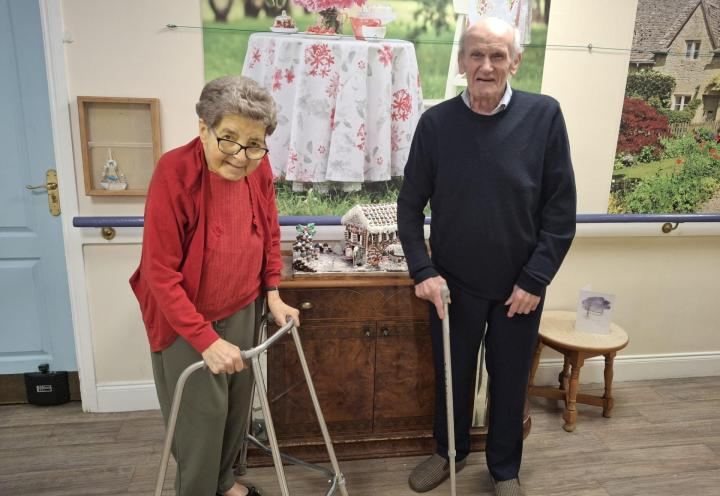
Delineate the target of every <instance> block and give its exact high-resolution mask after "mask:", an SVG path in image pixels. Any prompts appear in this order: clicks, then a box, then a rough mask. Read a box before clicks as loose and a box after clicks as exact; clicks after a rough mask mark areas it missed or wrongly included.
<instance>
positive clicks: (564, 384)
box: [528, 311, 628, 432]
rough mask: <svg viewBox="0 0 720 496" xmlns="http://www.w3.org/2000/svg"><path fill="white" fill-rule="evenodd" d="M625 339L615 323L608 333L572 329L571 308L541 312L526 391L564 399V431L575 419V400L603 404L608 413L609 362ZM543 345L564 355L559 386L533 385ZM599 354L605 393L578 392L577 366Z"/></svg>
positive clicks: (569, 429) (572, 314)
mask: <svg viewBox="0 0 720 496" xmlns="http://www.w3.org/2000/svg"><path fill="white" fill-rule="evenodd" d="M627 343H628V335H627V333H626V332H625V331H624V330H623V329H622V328H621V327H620V326H618V325H616V324H611V326H610V334H594V333H590V332H582V331H575V313H574V312H562V311H548V312H543V315H542V319H541V320H540V337H539V339H538V344H537V349H536V350H535V357H534V358H533V364H532V370H531V372H530V381H529V386H528V394H529V395H534V396H542V397H544V398H554V399H561V400H563V401H565V412H564V413H563V419H564V420H565V425H564V426H563V429H565V430H566V431H567V432H572V431H574V430H575V421H576V420H577V409H576V405H575V404H576V403H577V402H580V403H584V404H586V405H595V406H601V407H603V417H610V415H611V413H612V408H613V398H612V380H613V362H614V361H615V354H616V353H617V351H618V350H621V349H623V348H624V347H625V346H626V345H627ZM543 346H548V347H550V348H552V349H553V350H555V351H559V352H560V353H562V354H563V356H564V357H565V363H564V365H563V370H562V372H561V373H560V376H559V377H558V380H559V381H560V388H559V389H555V388H554V387H550V386H535V385H534V380H535V372H537V368H538V364H539V363H540V353H541V352H542V349H543ZM599 355H603V356H604V357H605V394H603V395H602V396H592V395H589V394H578V380H579V378H580V368H581V367H582V366H583V364H584V363H585V359H587V358H592V357H594V356H599ZM571 367H572V371H571Z"/></svg>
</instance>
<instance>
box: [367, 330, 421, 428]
mask: <svg viewBox="0 0 720 496" xmlns="http://www.w3.org/2000/svg"><path fill="white" fill-rule="evenodd" d="M375 367H376V370H375V412H374V430H375V432H382V431H398V430H427V429H432V424H433V412H434V410H435V408H434V398H435V378H434V371H433V360H432V345H431V341H430V329H429V324H428V323H427V322H426V321H381V322H379V323H378V338H377V351H376V359H375Z"/></svg>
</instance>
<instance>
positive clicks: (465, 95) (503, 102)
mask: <svg viewBox="0 0 720 496" xmlns="http://www.w3.org/2000/svg"><path fill="white" fill-rule="evenodd" d="M512 93H513V92H512V88H510V81H508V82H507V84H506V85H505V93H504V94H503V96H502V98H501V99H500V103H498V105H497V107H495V108H494V109H493V111H492V112H490V115H495V114H499V113H500V112H502V111H503V110H505V107H507V106H508V104H509V103H510V98H511V97H512ZM461 97H462V99H463V102H465V105H467V106H468V108H469V109H472V107H471V106H470V93H469V91H468V89H467V88H465V91H463V92H462V93H461Z"/></svg>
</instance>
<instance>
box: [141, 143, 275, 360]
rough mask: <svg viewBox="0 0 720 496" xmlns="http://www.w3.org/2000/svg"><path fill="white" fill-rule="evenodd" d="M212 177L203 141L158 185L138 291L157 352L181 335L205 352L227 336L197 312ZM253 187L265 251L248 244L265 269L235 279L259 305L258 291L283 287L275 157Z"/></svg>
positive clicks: (148, 213)
mask: <svg viewBox="0 0 720 496" xmlns="http://www.w3.org/2000/svg"><path fill="white" fill-rule="evenodd" d="M211 175H212V173H211V172H210V171H209V170H208V168H207V163H206V162H205V154H204V152H203V148H202V143H201V142H200V139H199V138H195V139H194V140H193V141H191V142H190V143H188V144H187V145H185V146H181V147H180V148H176V149H174V150H170V151H169V152H167V153H165V154H164V155H163V156H162V157H161V158H160V161H159V162H158V165H157V167H156V168H155V172H154V173H153V177H152V180H151V181H150V186H149V188H148V196H147V200H146V201H145V218H144V222H145V224H144V228H143V246H142V258H141V260H140V266H139V267H138V269H137V270H136V271H135V273H134V274H133V275H132V277H131V278H130V286H131V287H132V290H133V292H134V293H135V296H136V297H137V299H138V302H139V303H140V311H141V312H142V318H143V321H144V322H145V328H146V329H147V334H148V341H149V342H150V349H151V350H152V351H161V350H163V349H165V348H167V347H168V346H170V345H171V344H172V343H173V342H174V341H175V339H177V337H178V336H180V337H182V338H183V339H185V340H186V341H187V342H188V343H190V345H191V346H192V347H193V348H195V350H197V351H198V352H200V353H202V352H203V351H205V350H206V349H207V347H208V346H210V345H211V344H212V343H214V342H215V341H216V340H217V339H218V338H219V336H218V335H217V333H216V332H215V330H214V329H213V327H212V324H211V321H210V320H209V319H207V318H206V317H205V316H204V315H203V314H202V313H201V312H199V311H198V309H197V306H196V304H197V302H198V295H199V292H200V285H201V280H202V277H203V270H205V269H206V264H205V258H206V257H207V256H208V253H207V251H208V250H207V248H206V239H208V238H211V237H212V232H211V229H212V227H211V226H212V225H213V224H209V221H210V219H209V218H208V215H209V214H208V209H209V203H208V198H209V197H210V182H211V181H210V179H211V177H210V176H211ZM245 182H246V184H247V187H248V191H249V193H250V194H249V198H251V205H250V209H249V212H250V213H251V217H250V222H251V224H252V229H253V232H255V233H257V235H258V236H259V237H260V239H261V240H262V247H261V249H257V248H255V246H256V245H255V244H252V245H251V246H252V248H248V246H246V245H245V244H244V242H245V240H241V241H240V243H241V244H242V248H243V249H247V251H248V253H250V251H252V252H253V253H256V252H257V254H258V255H259V256H260V257H262V263H261V265H260V267H259V268H258V267H257V262H256V261H255V262H252V266H253V267H255V269H254V270H257V273H254V274H253V275H252V276H250V275H249V274H245V275H242V276H241V275H239V274H235V275H236V276H237V277H238V278H239V279H242V281H244V283H246V284H247V286H246V289H247V294H246V295H245V296H246V297H247V298H250V299H252V297H251V296H249V295H250V294H253V293H252V291H253V290H254V291H255V293H254V294H258V293H259V292H260V290H261V287H263V286H276V285H278V284H279V283H280V269H281V268H282V260H281V258H280V226H279V225H278V215H277V209H276V207H275V188H274V187H273V177H272V170H271V169H270V162H269V161H268V159H267V157H265V158H264V159H263V161H262V162H261V164H260V167H258V169H257V170H256V171H255V172H253V173H252V174H250V176H248V177H247V178H246V181H245ZM246 211H247V210H246ZM210 215H212V214H210ZM246 221H247V218H246ZM252 243H254V241H253V242H252ZM248 263H250V262H248ZM248 267H249V266H248ZM233 270H237V269H233ZM252 285H254V286H255V287H254V288H253V290H251V288H250V286H252ZM238 298H239V299H241V295H239V294H238ZM237 303H238V304H241V302H240V301H239V300H238V302H237Z"/></svg>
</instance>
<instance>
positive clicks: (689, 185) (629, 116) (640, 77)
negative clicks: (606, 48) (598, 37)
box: [608, 0, 720, 213]
mask: <svg viewBox="0 0 720 496" xmlns="http://www.w3.org/2000/svg"><path fill="white" fill-rule="evenodd" d="M719 101H720V0H639V1H638V8H637V15H636V18H635V32H634V35H633V44H632V51H631V54H630V65H629V67H628V78H627V85H626V88H625V100H624V105H623V112H622V119H621V123H620V133H619V136H618V145H617V150H616V156H615V164H614V171H613V183H612V186H611V193H610V201H609V206H608V211H609V212H610V213H716V212H720V153H719V150H718V148H720V146H719V145H718V142H719V141H720V134H719V133H718V130H719V129H720V116H718V102H719Z"/></svg>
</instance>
